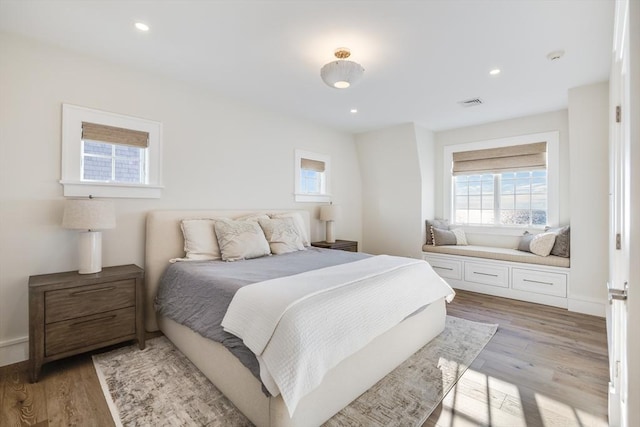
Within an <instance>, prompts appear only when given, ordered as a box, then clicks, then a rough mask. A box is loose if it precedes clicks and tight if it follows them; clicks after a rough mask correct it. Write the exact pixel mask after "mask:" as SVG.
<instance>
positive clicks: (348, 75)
mask: <svg viewBox="0 0 640 427" xmlns="http://www.w3.org/2000/svg"><path fill="white" fill-rule="evenodd" d="M363 74H364V68H363V67H362V65H360V64H358V63H357V62H353V61H346V60H337V61H332V62H329V63H328V64H325V65H324V66H323V67H322V69H320V77H322V80H323V81H324V82H325V83H326V84H327V85H328V86H331V87H334V88H337V89H345V88H348V87H349V86H351V85H354V84H356V83H358V82H359V81H360V79H362V75H363Z"/></svg>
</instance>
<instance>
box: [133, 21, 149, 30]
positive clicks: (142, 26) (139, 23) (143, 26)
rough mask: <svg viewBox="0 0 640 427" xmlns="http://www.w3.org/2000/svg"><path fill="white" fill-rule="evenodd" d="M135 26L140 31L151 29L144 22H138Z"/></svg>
mask: <svg viewBox="0 0 640 427" xmlns="http://www.w3.org/2000/svg"><path fill="white" fill-rule="evenodd" d="M135 26H136V28H137V29H139V30H140V31H149V26H148V25H147V24H145V23H143V22H136V25H135Z"/></svg>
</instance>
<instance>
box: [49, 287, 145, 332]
mask: <svg viewBox="0 0 640 427" xmlns="http://www.w3.org/2000/svg"><path fill="white" fill-rule="evenodd" d="M135 302H136V282H135V280H133V279H132V280H120V281H117V282H107V283H100V284H97V285H89V286H81V287H77V288H68V289H60V290H57V291H49V292H46V293H45V323H53V322H60V321H62V320H67V319H75V318H76V317H83V316H89V315H91V314H96V313H104V312H105V311H111V310H116V309H119V308H124V307H131V306H133V305H135Z"/></svg>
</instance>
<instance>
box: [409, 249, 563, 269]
mask: <svg viewBox="0 0 640 427" xmlns="http://www.w3.org/2000/svg"><path fill="white" fill-rule="evenodd" d="M422 251H423V252H431V253H437V254H449V255H462V256H469V257H476V258H486V259H495V260H501V261H511V262H524V263H526V264H539V265H549V266H552V267H565V268H568V267H569V266H570V258H563V257H559V256H554V255H549V256H539V255H535V254H532V253H530V252H523V251H519V250H517V249H509V248H496V247H492V246H476V245H469V246H456V245H446V246H433V245H424V246H423V247H422Z"/></svg>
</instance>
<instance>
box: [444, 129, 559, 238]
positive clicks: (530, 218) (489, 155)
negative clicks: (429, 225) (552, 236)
mask: <svg viewBox="0 0 640 427" xmlns="http://www.w3.org/2000/svg"><path fill="white" fill-rule="evenodd" d="M529 139H530V138H529ZM469 145H471V144H469ZM479 145H485V144H479ZM547 148H548V143H547V141H544V140H541V141H540V140H539V141H536V142H529V143H519V144H513V145H500V146H497V147H489V148H481V149H471V150H460V151H457V150H456V151H452V153H451V160H450V163H449V165H450V174H451V175H450V176H451V183H452V193H451V205H452V215H451V221H452V222H453V223H456V224H461V225H493V226H533V227H536V226H545V225H547V224H548V223H549V186H548V152H547Z"/></svg>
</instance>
